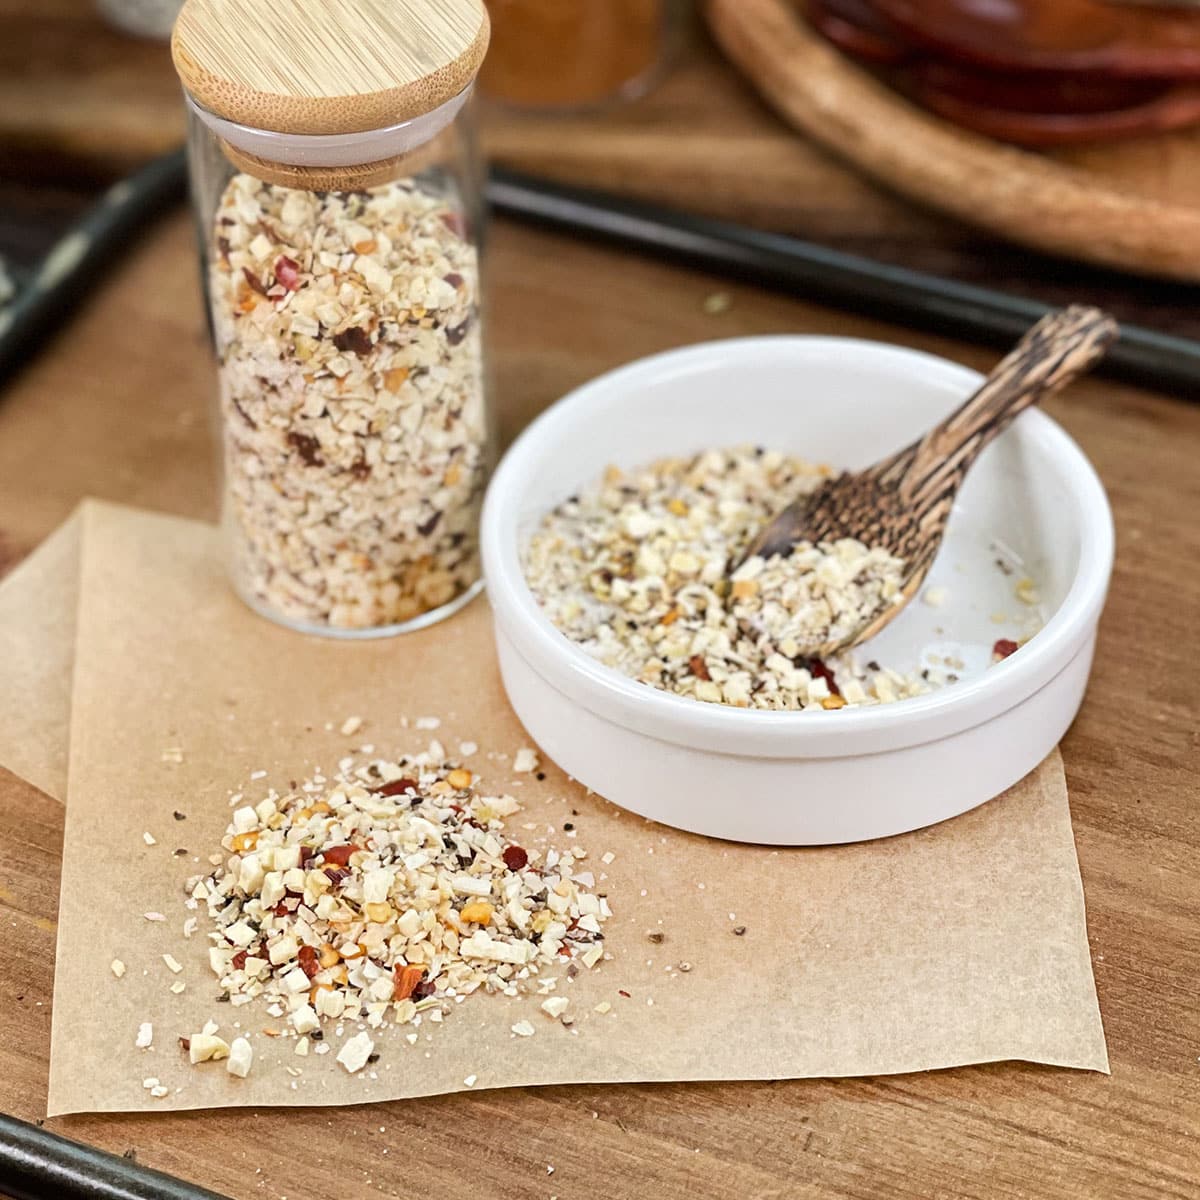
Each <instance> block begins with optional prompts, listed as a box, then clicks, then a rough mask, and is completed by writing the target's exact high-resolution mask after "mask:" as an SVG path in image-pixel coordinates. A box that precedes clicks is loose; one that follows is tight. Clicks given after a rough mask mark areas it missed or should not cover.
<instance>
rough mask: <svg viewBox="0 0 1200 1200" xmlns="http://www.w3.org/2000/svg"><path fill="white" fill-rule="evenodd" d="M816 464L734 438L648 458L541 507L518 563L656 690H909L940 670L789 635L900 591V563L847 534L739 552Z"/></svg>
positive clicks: (832, 698)
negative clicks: (820, 647) (809, 649)
mask: <svg viewBox="0 0 1200 1200" xmlns="http://www.w3.org/2000/svg"><path fill="white" fill-rule="evenodd" d="M829 474H830V471H829V469H828V468H825V467H821V466H817V465H814V464H812V463H808V462H805V461H803V460H802V459H799V458H795V457H792V456H789V455H786V454H783V453H780V452H778V451H774V450H764V449H762V448H760V447H751V446H742V447H736V448H733V449H724V450H709V451H705V452H704V453H701V454H697V455H693V456H691V457H687V458H679V459H660V460H659V461H657V462H654V463H651V464H649V465H648V466H646V467H643V468H641V469H638V470H634V471H631V472H629V473H628V474H626V473H624V472H622V471H620V470H618V469H617V468H610V469H609V470H608V471H607V472H606V473H605V475H604V478H603V479H602V480H601V481H600V482H599V483H598V484H597V485H595V486H594V487H592V488H589V489H588V490H586V491H585V492H583V493H581V494H580V495H577V496H572V497H570V498H569V499H568V500H567V501H566V502H564V503H563V504H561V505H559V506H558V507H557V508H555V509H554V510H553V511H552V512H550V513H548V514H547V515H546V517H545V518H544V519H543V521H542V522H541V524H540V526H539V527H538V529H537V530H536V531H535V532H534V534H533V535H532V536H531V537H530V539H529V541H528V543H527V545H526V546H525V550H524V556H523V565H524V570H525V575H526V578H527V581H528V583H529V586H530V588H531V590H532V591H533V593H534V596H535V598H536V599H537V601H538V603H539V604H540V605H541V606H542V608H543V610H544V611H545V613H546V615H547V616H548V617H549V618H550V620H551V621H552V622H553V623H554V624H555V625H556V626H557V627H558V628H559V629H560V630H561V631H562V632H563V633H564V634H565V635H566V636H567V637H569V638H570V639H571V640H572V641H575V642H577V643H579V645H581V646H582V647H583V648H584V649H585V650H586V651H587V652H588V653H589V654H591V655H592V656H593V657H595V658H597V659H599V660H600V661H601V662H603V663H605V664H606V665H608V666H610V667H613V668H614V669H616V670H618V671H621V672H622V673H624V674H626V675H629V676H631V677H632V678H634V679H638V680H640V681H641V682H643V683H647V684H650V685H651V686H653V687H657V688H660V689H662V690H664V691H668V692H673V693H675V694H677V695H680V696H687V697H690V698H692V699H695V700H702V701H707V702H711V703H719V704H730V705H734V706H736V707H739V708H760V709H777V710H796V709H837V708H843V707H846V706H850V705H862V704H878V703H886V702H890V701H893V700H901V699H904V698H906V697H908V696H916V695H920V694H922V693H924V692H927V691H930V690H932V689H933V688H936V687H938V686H941V685H942V684H944V683H946V682H948V681H949V680H948V675H949V674H950V673H949V672H947V671H941V670H939V669H936V668H935V669H930V668H928V667H927V668H924V669H923V670H922V671H920V672H909V673H902V672H898V671H894V670H890V669H888V668H887V667H885V666H880V665H879V664H877V663H875V662H873V661H871V660H868V662H867V663H864V664H860V662H859V661H858V659H857V658H856V657H854V656H851V655H846V654H842V655H837V656H835V657H833V658H831V659H830V660H829V661H828V662H824V661H822V660H820V659H813V658H805V657H804V656H803V655H802V654H801V652H800V648H801V646H802V645H804V644H806V643H811V642H813V641H818V642H819V641H823V640H829V636H828V635H829V633H830V631H833V632H834V633H835V634H836V633H837V631H839V630H841V629H843V628H855V627H857V625H858V624H859V623H861V619H862V616H863V614H869V613H872V612H875V611H877V610H878V608H879V607H880V605H881V604H888V603H892V602H894V601H895V600H898V599H899V594H900V584H901V581H902V579H903V568H904V564H903V562H902V561H901V560H899V559H897V558H895V557H893V556H892V555H891V554H889V553H888V552H887V551H886V550H884V549H882V548H880V547H868V546H865V545H864V544H863V543H861V542H859V541H856V540H854V539H849V538H847V539H842V540H840V541H838V542H835V543H822V544H820V545H818V546H809V545H802V546H800V547H798V548H797V549H796V550H795V551H793V553H792V555H791V556H790V557H789V558H787V559H784V558H781V557H779V556H774V557H772V558H771V559H770V560H766V561H764V560H763V559H761V558H751V559H748V560H747V561H746V562H745V563H743V564H742V565H741V566H740V567H739V568H738V569H737V570H736V571H735V572H734V573H733V575H732V577H730V578H727V577H726V574H727V568H728V564H729V563H730V562H734V561H736V560H737V558H738V557H739V555H740V554H741V553H742V552H743V551H744V549H745V547H746V546H747V545H748V544H749V542H750V540H751V539H752V537H753V536H754V534H755V533H756V532H757V531H758V530H759V529H760V528H761V527H762V525H763V523H764V522H765V521H766V520H768V519H769V518H770V517H771V515H772V514H773V513H774V512H776V511H777V510H778V508H779V507H780V504H781V503H787V502H788V501H790V500H791V499H794V498H795V497H797V496H801V495H804V494H806V493H808V492H812V491H814V490H815V489H816V488H817V487H818V486H819V485H820V483H821V482H822V480H824V479H826V478H828V476H829Z"/></svg>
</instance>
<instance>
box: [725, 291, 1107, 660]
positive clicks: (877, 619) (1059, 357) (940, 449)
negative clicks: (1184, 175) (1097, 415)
mask: <svg viewBox="0 0 1200 1200" xmlns="http://www.w3.org/2000/svg"><path fill="white" fill-rule="evenodd" d="M1117 333H1118V326H1117V323H1116V321H1114V320H1113V318H1112V317H1110V316H1109V315H1108V314H1107V313H1104V312H1101V311H1100V310H1099V309H1097V308H1088V307H1086V306H1083V305H1072V306H1071V307H1070V308H1066V309H1064V310H1063V311H1062V312H1058V313H1051V314H1049V315H1048V316H1045V317H1043V318H1042V320H1040V321H1039V322H1038V323H1037V324H1036V325H1035V326H1034V327H1033V328H1032V329H1031V330H1030V331H1029V332H1028V333H1027V334H1025V336H1024V337H1023V338H1022V339H1021V340H1020V341H1019V342H1018V343H1017V344H1016V346H1014V347H1013V349H1012V350H1011V351H1010V352H1009V353H1008V354H1007V355H1006V356H1005V357H1004V358H1003V359H1001V361H1000V362H999V363H998V364H997V365H996V367H995V368H994V369H993V370H992V372H991V373H990V374H989V375H988V376H987V378H986V379H985V380H984V381H983V383H982V384H981V385H980V387H979V388H978V390H977V391H975V392H974V393H973V394H972V395H971V396H970V397H969V398H968V399H967V400H966V401H965V402H964V403H963V404H962V405H961V406H960V407H959V408H957V409H956V410H955V411H954V412H953V413H951V414H950V416H948V417H947V418H946V419H945V420H943V421H941V422H939V423H938V424H937V425H936V426H934V428H933V429H931V430H930V431H929V432H928V433H927V434H926V435H925V436H924V437H922V438H920V439H919V440H918V441H915V442H913V443H912V444H911V445H909V446H906V447H905V448H904V449H903V450H901V451H899V452H898V453H896V454H892V455H890V456H889V457H887V458H885V459H883V460H881V461H880V462H877V463H875V464H874V465H873V466H870V467H868V468H867V469H866V470H864V471H856V472H853V473H850V472H843V473H842V474H840V475H838V476H835V477H834V478H832V479H830V480H827V481H826V482H825V483H823V484H822V485H821V486H820V487H819V488H818V489H817V490H816V491H815V492H812V493H810V494H808V495H805V496H802V497H800V498H799V499H797V500H794V501H793V502H792V503H791V504H789V505H788V506H787V507H786V508H784V509H783V510H782V511H781V512H780V513H779V515H778V516H776V517H774V518H773V519H772V520H771V521H770V522H769V523H768V524H767V525H766V526H765V527H764V528H763V530H762V531H761V533H759V535H758V536H757V537H756V538H755V539H754V540H753V541H752V542H751V543H750V545H749V547H748V548H747V550H746V551H745V553H744V554H743V555H742V556H741V557H740V558H739V559H738V560H737V562H735V563H734V564H733V565H732V568H731V572H730V573H731V574H732V573H733V572H734V571H736V570H737V569H738V568H739V567H740V566H742V565H743V564H744V563H745V562H747V561H748V560H750V559H752V558H762V559H767V560H769V559H772V558H774V557H775V556H776V555H778V556H781V557H783V558H787V557H788V556H789V555H791V553H792V551H793V550H794V549H795V547H796V546H798V545H800V544H802V543H807V544H810V545H813V546H822V545H827V544H830V543H833V542H837V541H839V540H841V539H843V538H852V539H854V540H856V541H859V542H861V543H863V544H864V545H866V546H868V547H872V548H873V547H882V548H883V549H884V550H886V551H887V552H888V553H889V554H890V555H892V556H894V557H895V558H897V559H900V560H902V561H903V564H904V567H903V575H902V580H901V583H900V587H899V592H898V594H897V595H896V596H895V597H894V598H893V599H892V600H890V601H889V602H888V603H886V604H885V605H883V606H882V607H880V608H878V609H876V610H875V612H874V613H872V614H869V615H866V616H865V617H864V619H862V620H861V621H860V622H858V623H857V624H856V626H855V627H853V628H851V629H850V630H849V631H846V630H842V631H841V632H839V633H838V634H836V635H832V631H831V636H830V637H828V638H827V639H826V640H823V641H818V642H814V643H812V644H810V645H805V646H802V647H801V652H802V653H803V654H805V655H808V656H812V657H821V658H823V657H825V656H827V655H830V654H835V653H837V652H838V651H839V650H845V649H847V648H848V647H850V646H855V645H858V644H859V643H860V642H864V641H866V640H867V639H868V638H871V637H874V636H875V635H876V634H877V633H879V632H880V630H882V629H883V628H884V627H885V626H886V625H888V624H889V623H890V622H891V621H892V620H893V619H894V618H895V617H896V616H897V615H898V614H899V613H900V612H901V611H902V610H903V608H904V606H905V605H906V604H907V603H908V602H909V601H910V600H911V599H912V597H913V596H914V595H916V593H917V592H918V591H919V590H920V588H921V585H922V584H923V583H924V582H925V577H926V576H927V575H928V574H929V568H930V567H931V566H932V564H933V560H934V559H935V558H936V557H937V552H938V550H939V548H940V547H941V544H942V539H943V538H944V536H945V533H946V523H947V521H949V519H950V512H951V510H952V508H953V507H954V500H955V497H956V496H957V495H958V492H959V489H960V488H961V487H962V485H963V482H964V480H965V479H966V477H967V472H968V471H969V470H970V469H971V467H972V466H973V465H974V463H975V461H976V459H977V458H978V457H979V455H980V454H981V453H982V452H983V450H984V449H985V448H986V447H987V446H988V445H989V444H990V443H991V442H992V441H993V440H995V438H996V437H997V436H998V435H999V434H1001V433H1003V432H1004V430H1005V429H1007V428H1008V426H1009V425H1011V424H1012V422H1013V421H1014V420H1015V419H1016V418H1017V417H1018V416H1019V415H1020V414H1021V413H1022V412H1024V411H1025V410H1026V409H1027V408H1029V407H1031V406H1032V405H1034V404H1038V403H1040V402H1041V401H1042V400H1043V399H1044V398H1045V397H1046V396H1049V395H1052V394H1053V393H1055V392H1057V391H1059V390H1060V389H1062V388H1063V387H1065V386H1066V385H1067V384H1068V383H1070V382H1071V381H1072V380H1074V379H1076V378H1078V377H1079V376H1080V375H1083V374H1085V373H1086V372H1087V371H1089V370H1091V368H1092V367H1094V366H1095V365H1096V363H1098V362H1099V361H1100V359H1101V358H1103V356H1104V353H1105V351H1106V350H1107V349H1108V347H1109V346H1110V345H1111V344H1112V342H1113V341H1114V340H1115V339H1116V337H1117Z"/></svg>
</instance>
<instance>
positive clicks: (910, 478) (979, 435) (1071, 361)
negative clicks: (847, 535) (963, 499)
mask: <svg viewBox="0 0 1200 1200" xmlns="http://www.w3.org/2000/svg"><path fill="white" fill-rule="evenodd" d="M1117 328H1118V327H1117V323H1116V321H1114V320H1113V318H1112V317H1110V316H1109V315H1108V314H1107V313H1104V312H1101V311H1100V310H1099V309H1098V308H1088V307H1086V306H1084V305H1079V304H1074V305H1071V307H1069V308H1066V309H1063V310H1062V311H1061V312H1057V313H1050V314H1049V315H1047V316H1045V317H1043V318H1042V319H1041V320H1040V321H1039V322H1038V323H1037V324H1036V325H1035V326H1034V327H1033V328H1032V329H1031V330H1030V331H1029V332H1028V333H1027V334H1026V335H1025V336H1024V337H1023V338H1022V339H1021V340H1020V341H1019V342H1018V343H1017V344H1016V345H1015V346H1014V347H1013V349H1012V350H1011V351H1009V353H1008V354H1007V355H1006V356H1005V357H1004V358H1003V359H1002V360H1001V361H1000V362H999V363H998V364H997V366H996V368H995V369H994V370H993V371H992V372H991V374H990V375H988V377H987V379H986V380H984V382H983V384H982V386H981V387H980V388H979V390H978V391H977V392H976V393H975V394H974V395H973V396H972V397H971V398H970V399H969V400H968V401H967V402H966V403H965V404H964V405H963V406H962V407H961V408H959V409H957V410H956V411H955V412H953V413H951V415H950V416H949V417H947V418H946V419H945V420H944V421H943V422H942V423H941V424H940V425H937V426H936V427H935V428H933V429H932V430H930V431H929V433H927V434H926V435H925V437H923V438H922V439H921V440H920V441H919V442H917V443H915V444H914V445H913V446H911V447H910V448H909V450H907V451H904V452H902V453H901V454H900V455H898V456H897V461H896V464H895V468H893V469H896V468H898V471H897V473H898V474H899V473H902V477H901V478H900V479H899V481H898V483H899V489H900V493H901V495H902V496H903V498H904V499H905V500H907V501H909V502H910V503H912V504H914V505H917V506H919V505H920V504H921V502H922V500H923V499H927V498H929V497H931V496H934V495H937V494H939V493H943V492H944V491H945V489H946V487H947V485H950V486H952V487H957V485H958V483H959V482H960V481H961V479H962V477H963V476H964V475H965V474H966V472H967V470H968V469H969V468H970V466H971V464H972V463H973V462H974V461H975V459H976V458H977V457H978V456H979V454H980V453H981V452H982V451H983V449H984V447H985V446H987V445H988V443H989V442H991V441H992V439H993V438H995V437H996V436H997V435H999V434H1000V433H1002V432H1003V431H1004V430H1005V429H1007V428H1008V426H1009V425H1010V424H1011V423H1012V421H1013V420H1015V419H1016V417H1018V416H1019V415H1020V414H1021V413H1023V412H1024V411H1025V410H1026V409H1027V408H1029V407H1031V406H1032V405H1034V404H1038V403H1040V402H1041V401H1042V400H1044V399H1045V398H1046V397H1047V396H1049V395H1052V394H1053V393H1054V392H1056V391H1058V390H1059V388H1061V387H1063V386H1064V385H1065V384H1068V383H1070V382H1071V380H1073V379H1075V378H1076V377H1077V376H1079V375H1082V374H1083V373H1084V372H1085V371H1088V370H1090V369H1091V367H1093V366H1094V365H1095V364H1096V362H1097V361H1098V360H1099V359H1100V358H1101V357H1102V356H1103V355H1104V352H1105V350H1106V349H1107V348H1108V346H1109V345H1110V344H1111V343H1112V342H1113V341H1114V340H1115V338H1116V336H1117Z"/></svg>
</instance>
